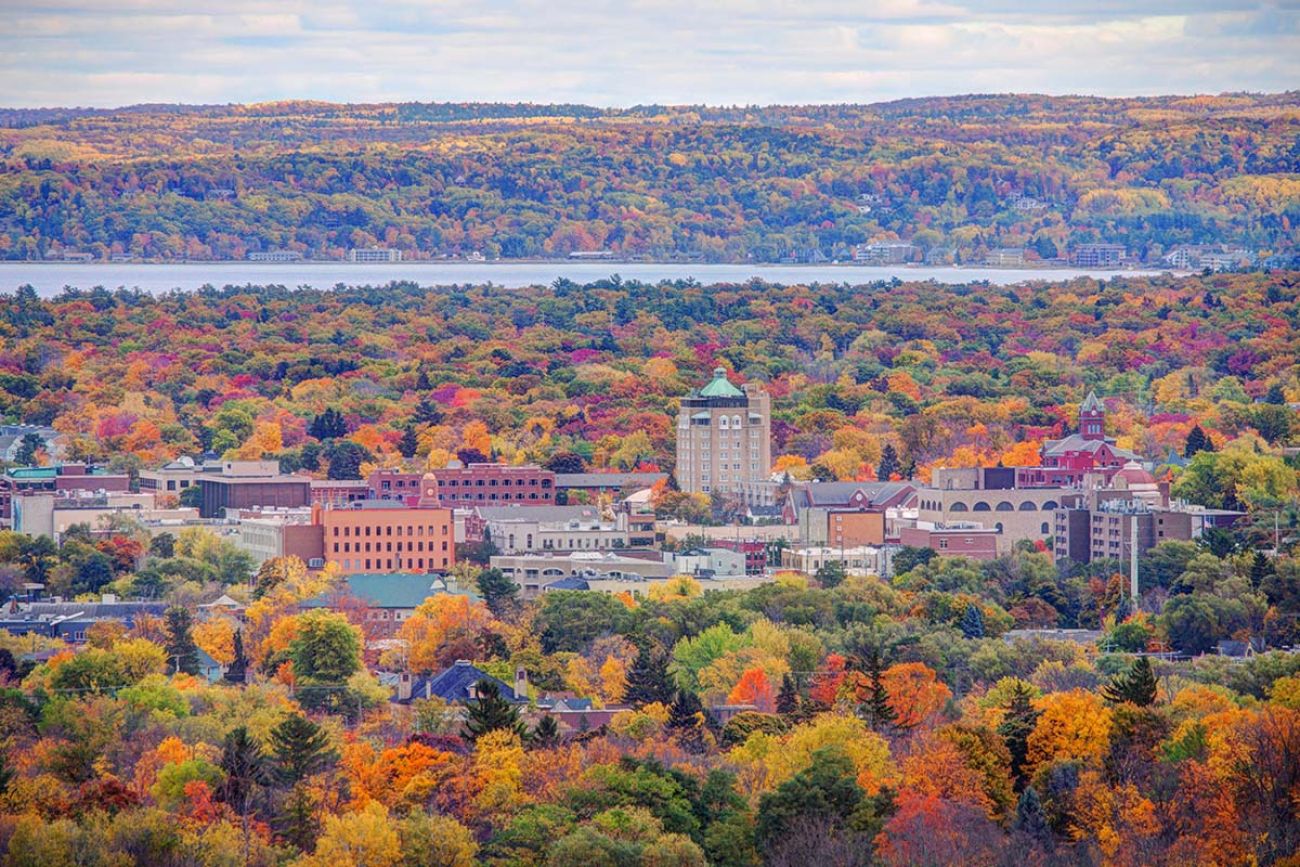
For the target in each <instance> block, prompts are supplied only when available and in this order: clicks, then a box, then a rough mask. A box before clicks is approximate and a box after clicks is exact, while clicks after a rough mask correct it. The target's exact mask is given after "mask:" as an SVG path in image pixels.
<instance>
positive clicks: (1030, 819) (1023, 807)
mask: <svg viewBox="0 0 1300 867" xmlns="http://www.w3.org/2000/svg"><path fill="white" fill-rule="evenodd" d="M1011 827H1012V829H1013V830H1015V831H1017V832H1018V833H1021V834H1025V835H1027V836H1029V837H1031V838H1032V839H1034V840H1037V841H1039V842H1042V843H1046V842H1047V841H1049V840H1050V839H1051V836H1052V829H1051V828H1050V827H1048V824H1047V814H1046V813H1044V812H1043V802H1042V801H1041V800H1040V799H1039V797H1038V792H1036V791H1034V787H1033V786H1026V787H1025V790H1024V791H1023V792H1021V793H1020V801H1019V803H1017V804H1016V818H1015V821H1014V822H1013V823H1012V826H1011Z"/></svg>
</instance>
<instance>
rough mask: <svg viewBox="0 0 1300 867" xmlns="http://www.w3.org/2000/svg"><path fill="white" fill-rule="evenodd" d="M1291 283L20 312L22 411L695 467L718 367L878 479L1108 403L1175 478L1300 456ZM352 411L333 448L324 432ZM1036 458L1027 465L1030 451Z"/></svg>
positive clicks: (11, 345) (74, 298)
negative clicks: (1177, 464)
mask: <svg viewBox="0 0 1300 867" xmlns="http://www.w3.org/2000/svg"><path fill="white" fill-rule="evenodd" d="M1296 293H1297V289H1296V278H1295V274H1294V273H1293V272H1274V273H1259V274H1250V275H1217V276H1213V277H1194V278H1183V279H1174V278H1169V277H1162V278H1115V279H1112V280H1109V281H1097V280H1092V279H1079V280H1074V281H1070V282H1067V283H1055V284H1049V283H1031V284H1026V285H1022V286H1015V287H1007V288H1001V289H993V288H991V287H988V286H985V285H969V286H946V285H941V284H935V283H901V282H897V281H895V282H894V283H892V284H876V285H870V286H859V287H851V286H848V285H827V284H822V285H815V286H772V285H766V284H762V283H758V282H753V283H748V284H744V285H719V286H708V287H706V286H700V285H696V284H692V283H689V282H683V283H676V284H670V283H663V284H660V285H657V286H653V285H646V284H639V283H625V282H622V281H619V280H617V279H616V278H615V279H611V280H606V281H601V282H598V283H593V284H590V285H587V286H578V285H576V284H573V283H568V282H564V281H561V282H558V283H557V284H555V285H554V286H551V287H535V288H532V289H529V290H520V291H514V290H504V289H501V288H498V287H492V286H460V287H443V288H436V289H430V288H421V287H418V286H415V285H412V284H392V285H389V286H385V287H363V288H344V287H340V288H338V289H335V290H331V291H320V290H314V289H287V288H284V287H226V288H225V289H208V290H203V291H199V292H196V293H173V294H168V295H164V296H161V297H153V296H149V295H146V294H143V293H134V292H128V291H119V292H116V293H114V292H108V291H106V290H102V289H96V290H94V291H89V292H84V291H74V290H69V291H66V292H65V293H63V294H62V295H60V296H58V297H56V298H54V299H50V300H40V299H37V298H36V297H35V295H34V293H31V292H26V291H24V292H19V293H17V294H16V295H13V296H5V297H4V298H3V299H0V336H2V337H3V340H4V351H3V353H0V389H2V390H0V411H3V413H4V416H5V417H6V418H7V419H9V420H12V421H23V422H29V423H37V424H53V425H54V426H55V427H56V428H58V429H60V430H62V431H64V432H66V433H68V434H70V435H71V443H70V445H71V447H72V454H73V455H74V456H77V457H82V458H92V459H101V460H102V459H113V458H116V459H118V460H124V459H126V458H125V457H124V456H127V455H133V456H134V460H143V461H150V460H162V459H166V458H171V457H174V456H176V455H177V454H181V453H190V452H193V451H195V450H197V449H199V448H216V449H217V450H218V451H225V450H227V449H234V448H241V447H242V448H245V449H246V450H247V451H248V452H249V453H250V454H254V453H256V454H254V456H257V454H260V453H261V452H262V451H265V452H269V453H273V454H289V453H293V452H294V451H295V450H300V449H301V448H303V447H304V446H306V445H310V444H312V443H314V442H316V440H327V439H333V438H335V437H338V436H340V435H343V436H348V437H350V438H351V439H353V440H355V441H356V442H357V444H359V445H361V446H362V447H363V448H365V449H366V450H368V451H369V452H370V455H371V457H373V458H377V459H381V458H386V457H387V458H393V459H396V458H397V457H398V451H399V450H402V449H403V440H404V439H405V440H406V442H405V445H406V446H407V447H408V448H406V449H405V450H404V451H403V454H405V455H406V456H407V457H411V456H412V454H411V449H410V448H409V446H412V445H414V446H415V456H418V457H419V458H421V459H424V458H425V457H426V456H428V455H430V454H435V455H439V454H446V453H451V454H454V453H455V452H456V451H458V450H459V449H461V448H466V447H473V448H477V449H478V450H479V451H481V452H482V453H484V454H490V453H495V454H497V455H499V456H501V457H503V458H506V459H511V460H521V461H522V460H535V461H545V460H547V459H549V458H550V457H552V456H553V455H554V454H556V453H559V452H569V451H573V452H578V453H580V454H582V455H584V456H585V457H586V458H587V459H588V460H590V461H592V462H593V463H594V465H595V466H597V467H611V468H612V467H619V466H622V467H631V466H635V465H636V464H637V463H640V462H654V463H658V464H660V465H661V466H668V465H670V464H671V455H672V452H673V448H674V441H673V430H672V427H671V418H672V414H673V413H675V411H676V401H677V399H679V398H680V397H682V396H684V395H685V394H687V393H688V392H689V391H690V390H691V389H692V388H695V387H698V386H699V385H700V384H701V383H702V382H703V381H705V380H706V379H707V377H708V372H709V371H710V370H711V369H712V368H713V367H715V366H717V365H723V366H724V367H727V368H729V369H730V370H732V371H734V373H735V375H736V376H737V377H738V378H739V379H741V380H755V381H761V382H764V383H766V387H767V388H768V389H769V391H770V392H771V394H772V395H773V398H774V419H775V420H774V425H773V434H774V439H775V443H774V449H775V451H774V454H788V455H791V456H792V459H794V460H806V461H809V462H816V461H819V460H820V461H821V462H822V463H824V464H828V465H829V466H828V468H829V469H830V470H831V472H832V474H833V475H836V476H839V477H843V478H854V477H856V476H858V475H859V474H860V472H861V465H862V464H869V465H871V466H872V467H876V466H878V465H879V463H880V461H881V457H882V453H883V450H884V448H885V447H886V446H891V447H892V448H893V449H894V454H895V458H896V464H895V465H894V469H896V470H901V469H903V468H906V467H908V466H909V465H913V464H914V465H915V466H916V467H918V468H920V469H922V470H924V468H925V467H926V466H927V465H930V464H933V463H936V462H940V461H944V462H947V463H949V464H950V465H951V464H952V463H953V462H956V463H970V462H980V461H987V462H988V463H990V464H991V463H993V462H996V460H998V459H999V456H1002V455H1006V456H1007V457H1006V461H1005V462H1007V463H1015V462H1021V463H1023V462H1024V461H1025V460H1032V459H1035V458H1034V456H1035V453H1036V450H1037V444H1038V443H1039V442H1041V440H1043V439H1044V438H1047V437H1055V436H1060V435H1062V434H1063V433H1065V432H1067V431H1068V430H1070V429H1071V426H1072V425H1073V424H1074V421H1075V408H1076V407H1077V404H1078V402H1079V401H1080V400H1081V399H1082V398H1083V396H1084V395H1086V394H1087V392H1088V391H1089V390H1096V391H1097V392H1098V394H1102V395H1105V396H1106V397H1107V398H1108V401H1109V404H1110V409H1111V412H1110V416H1109V424H1110V431H1109V432H1110V433H1111V434H1113V435H1117V436H1119V437H1120V441H1121V444H1122V445H1123V446H1124V447H1128V448H1133V449H1136V450H1137V451H1139V452H1142V453H1144V454H1145V455H1147V456H1148V457H1151V458H1157V459H1159V458H1163V457H1164V456H1165V455H1166V454H1167V453H1168V452H1169V450H1171V449H1173V450H1176V451H1177V452H1179V453H1180V454H1181V453H1182V452H1183V451H1184V450H1185V447H1186V444H1187V438H1188V436H1189V435H1190V434H1191V431H1192V428H1193V427H1194V426H1199V427H1200V428H1201V434H1202V436H1203V437H1205V436H1208V437H1209V440H1210V442H1211V444H1214V443H1217V444H1218V445H1223V444H1224V443H1225V442H1226V441H1227V440H1229V439H1232V438H1235V437H1238V436H1239V435H1241V434H1244V433H1251V434H1256V433H1257V434H1259V435H1260V436H1261V437H1262V440H1263V441H1264V442H1265V444H1266V445H1267V444H1273V445H1285V444H1286V443H1287V442H1288V440H1289V438H1290V435H1291V431H1292V430H1293V427H1294V426H1295V420H1294V411H1293V410H1289V409H1287V407H1286V406H1285V404H1286V403H1287V402H1295V401H1297V400H1300V380H1298V379H1297V368H1296V366H1295V358H1297V357H1300V339H1298V338H1297V334H1300V329H1298V328H1297V326H1298V325H1300V322H1298V321H1297V319H1298V317H1300V313H1298V312H1297V311H1298V310H1300V308H1298V307H1297V304H1296V298H1297V294H1296ZM327 410H329V411H331V412H337V413H339V414H341V416H342V418H341V420H340V421H338V422H332V423H331V425H329V427H330V430H329V431H325V430H324V429H323V428H318V427H313V426H312V423H313V422H315V421H319V419H320V418H321V417H322V416H323V414H325V413H326V411H327ZM1012 449H1018V450H1019V451H1018V452H1017V453H1014V454H1012V453H1010V450H1012Z"/></svg>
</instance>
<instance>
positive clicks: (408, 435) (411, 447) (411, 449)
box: [397, 425, 420, 458]
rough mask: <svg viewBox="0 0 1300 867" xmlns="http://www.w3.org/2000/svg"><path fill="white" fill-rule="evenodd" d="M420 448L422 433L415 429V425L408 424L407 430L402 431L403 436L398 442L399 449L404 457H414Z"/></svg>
mask: <svg viewBox="0 0 1300 867" xmlns="http://www.w3.org/2000/svg"><path fill="white" fill-rule="evenodd" d="M419 448H420V435H419V434H418V433H416V431H415V425H407V426H406V430H404V431H402V438H401V439H400V440H398V442H397V451H398V452H399V453H400V454H401V455H402V457H404V458H413V457H415V453H416V452H417V451H418V450H419Z"/></svg>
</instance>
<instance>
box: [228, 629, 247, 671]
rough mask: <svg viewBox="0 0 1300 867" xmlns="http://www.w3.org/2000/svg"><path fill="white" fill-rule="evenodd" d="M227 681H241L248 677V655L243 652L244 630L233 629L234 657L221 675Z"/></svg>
mask: <svg viewBox="0 0 1300 867" xmlns="http://www.w3.org/2000/svg"><path fill="white" fill-rule="evenodd" d="M223 677H224V678H225V680H226V681H227V682H228V683H243V682H244V681H245V680H246V679H247V677H248V656H247V655H246V654H245V652H244V630H242V629H236V630H235V658H234V659H233V660H231V661H230V665H229V666H227V667H226V673H225V674H224V675H223Z"/></svg>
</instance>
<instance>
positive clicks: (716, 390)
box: [700, 367, 745, 397]
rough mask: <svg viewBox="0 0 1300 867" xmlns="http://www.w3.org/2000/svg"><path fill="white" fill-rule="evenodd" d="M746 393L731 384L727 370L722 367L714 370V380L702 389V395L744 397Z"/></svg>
mask: <svg viewBox="0 0 1300 867" xmlns="http://www.w3.org/2000/svg"><path fill="white" fill-rule="evenodd" d="M744 396H745V393H744V392H743V391H741V390H740V389H738V388H736V387H735V386H734V385H732V384H731V381H730V380H728V379H727V371H726V370H724V369H723V368H721V367H718V368H715V369H714V371H713V381H712V382H710V383H709V384H708V385H706V386H704V388H701V389H700V397H744Z"/></svg>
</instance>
